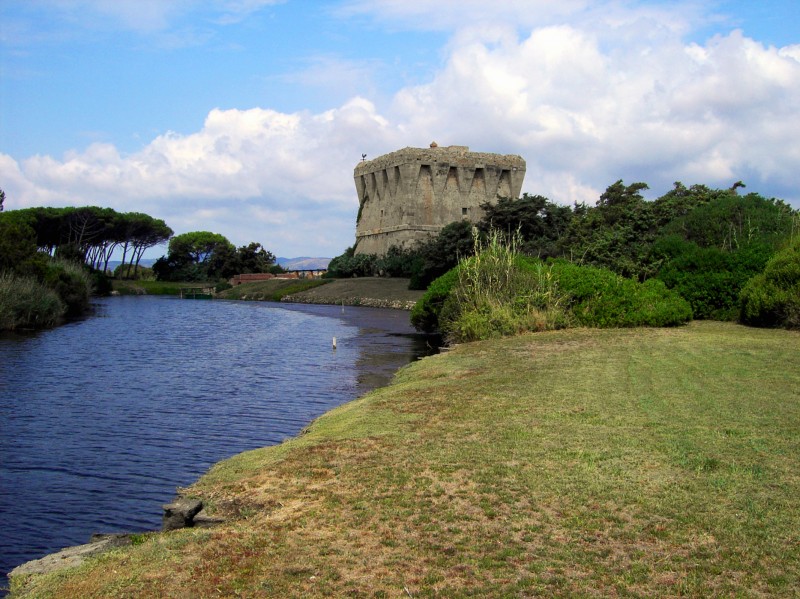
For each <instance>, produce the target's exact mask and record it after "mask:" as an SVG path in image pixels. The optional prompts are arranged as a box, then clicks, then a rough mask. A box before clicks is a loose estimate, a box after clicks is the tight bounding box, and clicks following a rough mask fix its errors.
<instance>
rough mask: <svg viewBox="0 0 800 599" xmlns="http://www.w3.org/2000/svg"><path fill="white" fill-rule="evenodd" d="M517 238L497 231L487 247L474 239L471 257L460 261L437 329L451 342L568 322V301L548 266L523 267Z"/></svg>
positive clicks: (541, 329) (528, 264) (545, 327)
mask: <svg viewBox="0 0 800 599" xmlns="http://www.w3.org/2000/svg"><path fill="white" fill-rule="evenodd" d="M517 245H518V239H515V238H513V237H512V238H511V239H506V238H504V237H503V236H502V235H501V234H499V233H498V232H496V231H491V232H490V233H489V238H488V241H487V242H486V244H483V243H482V242H481V240H480V239H479V238H478V236H477V235H476V237H475V252H474V254H475V255H474V256H472V257H470V258H467V259H465V260H462V261H461V263H460V264H459V267H458V269H457V273H458V282H457V283H456V284H455V285H454V286H453V288H452V290H451V292H450V295H449V296H448V297H447V299H446V300H445V302H444V305H443V306H442V310H441V312H440V314H439V325H440V327H441V329H442V331H443V332H444V333H445V334H446V335H447V337H448V339H449V340H450V341H456V342H461V341H476V340H480V339H490V338H493V337H503V336H508V335H516V334H519V333H522V332H525V331H543V330H551V329H557V328H563V327H565V326H567V324H568V318H567V314H566V312H565V310H564V304H565V303H566V297H565V296H564V295H563V294H562V293H561V292H560V290H559V287H558V285H557V283H556V281H555V279H554V278H553V276H552V272H551V269H550V267H549V266H547V265H545V264H544V263H542V262H541V261H538V260H537V261H536V262H535V263H527V262H525V260H524V259H522V258H521V257H520V255H519V253H518V250H517Z"/></svg>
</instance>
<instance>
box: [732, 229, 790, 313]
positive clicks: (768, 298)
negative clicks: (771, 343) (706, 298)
mask: <svg viewBox="0 0 800 599" xmlns="http://www.w3.org/2000/svg"><path fill="white" fill-rule="evenodd" d="M740 319H741V321H742V322H744V323H746V324H751V325H756V326H770V327H773V326H782V327H787V328H795V329H796V328H800V237H796V238H795V239H794V241H793V242H792V243H791V244H789V246H788V247H786V248H785V249H783V250H781V251H780V252H778V253H777V254H775V255H774V256H773V257H772V258H771V259H770V260H769V262H768V263H767V265H766V267H765V268H764V272H763V273H761V274H758V275H756V276H755V277H753V278H752V279H750V281H749V282H748V283H747V284H746V285H745V286H744V288H743V289H742V292H741V303H740Z"/></svg>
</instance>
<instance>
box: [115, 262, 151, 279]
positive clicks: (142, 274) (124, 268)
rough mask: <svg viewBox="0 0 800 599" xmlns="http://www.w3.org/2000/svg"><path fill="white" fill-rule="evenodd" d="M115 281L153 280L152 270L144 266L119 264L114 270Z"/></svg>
mask: <svg viewBox="0 0 800 599" xmlns="http://www.w3.org/2000/svg"><path fill="white" fill-rule="evenodd" d="M114 278H115V279H129V280H131V281H139V280H150V281H151V280H154V279H155V274H154V273H153V269H152V268H147V267H146V266H131V265H130V264H120V265H119V266H117V267H116V268H115V269H114Z"/></svg>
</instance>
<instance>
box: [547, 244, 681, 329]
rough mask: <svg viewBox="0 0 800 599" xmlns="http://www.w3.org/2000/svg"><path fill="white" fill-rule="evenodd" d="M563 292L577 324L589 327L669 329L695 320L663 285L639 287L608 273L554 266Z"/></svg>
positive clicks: (561, 263) (655, 282)
mask: <svg viewBox="0 0 800 599" xmlns="http://www.w3.org/2000/svg"><path fill="white" fill-rule="evenodd" d="M552 272H553V276H554V278H555V279H556V281H557V282H558V286H559V288H560V289H561V290H562V291H563V292H564V293H566V294H568V296H569V298H570V300H569V310H570V313H571V315H572V317H573V318H574V319H575V322H576V323H577V324H579V325H582V326H587V327H599V328H606V327H637V326H650V327H668V326H676V325H679V324H682V323H685V322H687V321H688V320H691V318H692V309H691V306H690V305H689V303H688V302H686V300H684V299H683V298H681V297H680V295H678V294H677V293H676V292H674V291H671V290H669V289H667V288H666V286H665V285H664V283H662V282H661V281H658V280H655V279H650V280H648V281H645V282H644V283H639V282H637V281H635V280H633V279H628V278H625V277H622V276H620V275H617V274H615V273H613V272H611V271H609V270H607V269H603V268H596V267H591V266H578V265H576V264H573V263H571V262H567V261H566V260H556V261H554V262H552Z"/></svg>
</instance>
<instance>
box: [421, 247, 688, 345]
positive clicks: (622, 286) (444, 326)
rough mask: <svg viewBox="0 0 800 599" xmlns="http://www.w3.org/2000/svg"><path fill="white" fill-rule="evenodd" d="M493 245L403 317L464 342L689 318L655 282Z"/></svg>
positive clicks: (682, 302) (679, 301)
mask: <svg viewBox="0 0 800 599" xmlns="http://www.w3.org/2000/svg"><path fill="white" fill-rule="evenodd" d="M494 245H495V242H494V241H493V242H491V243H490V245H489V250H488V251H486V250H484V253H482V254H478V255H476V256H474V257H472V258H469V259H467V260H463V261H462V262H461V263H460V264H459V266H458V267H457V268H455V269H453V270H451V271H449V272H448V273H447V274H446V275H444V276H442V277H440V278H439V279H436V280H435V281H434V282H433V283H432V284H431V286H430V287H429V288H428V291H427V292H426V293H425V295H424V296H423V297H422V299H420V301H419V302H417V304H416V305H415V306H414V309H413V310H412V312H411V322H412V324H413V325H414V326H415V327H416V328H417V329H419V330H422V331H425V332H434V331H441V332H444V333H447V334H449V335H450V336H451V338H453V339H454V340H467V339H475V338H487V337H491V336H495V335H504V334H513V333H517V332H520V331H523V330H543V329H550V328H560V327H564V326H568V325H570V324H577V325H581V326H589V327H632V326H675V325H678V324H681V323H684V322H686V321H688V320H690V319H691V317H692V311H691V307H690V305H689V304H688V302H686V301H685V300H684V299H683V298H681V297H680V296H679V295H678V294H677V293H676V292H674V291H671V290H669V289H667V288H666V287H665V285H664V284H663V283H662V282H661V281H658V280H649V281H646V282H645V283H638V282H637V281H635V280H632V279H627V278H625V277H621V276H619V275H617V274H615V273H612V272H611V271H609V270H606V269H601V268H595V267H588V266H578V265H576V264H573V263H571V262H568V261H566V260H555V261H552V262H549V263H548V262H543V261H541V260H539V259H536V258H530V257H522V256H518V255H516V254H515V251H514V248H513V246H512V247H511V248H508V249H506V250H502V249H501V248H495V247H494ZM504 252H505V253H504Z"/></svg>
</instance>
